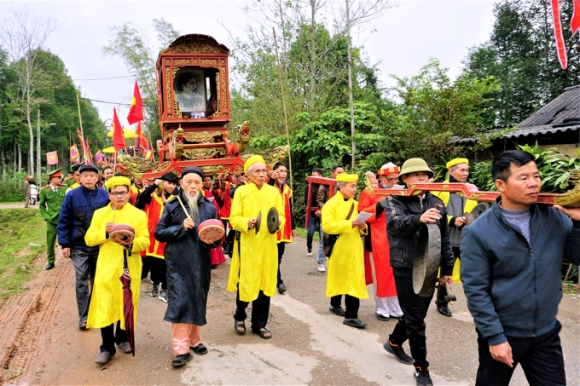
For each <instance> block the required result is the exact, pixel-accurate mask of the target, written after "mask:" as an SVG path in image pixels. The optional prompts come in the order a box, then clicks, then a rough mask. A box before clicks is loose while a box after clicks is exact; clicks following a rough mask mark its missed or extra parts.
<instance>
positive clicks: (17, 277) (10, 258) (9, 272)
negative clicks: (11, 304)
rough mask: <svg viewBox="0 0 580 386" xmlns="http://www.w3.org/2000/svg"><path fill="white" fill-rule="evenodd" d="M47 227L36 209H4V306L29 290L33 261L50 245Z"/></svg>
mask: <svg viewBox="0 0 580 386" xmlns="http://www.w3.org/2000/svg"><path fill="white" fill-rule="evenodd" d="M45 230H46V227H45V225H44V221H43V220H42V217H41V216H40V212H39V211H38V210H34V209H2V210H0V307H2V305H3V304H4V302H5V300H6V298H8V297H9V296H11V295H14V294H17V293H19V292H21V291H23V290H25V289H26V288H25V285H24V284H25V283H26V282H27V281H29V280H30V278H31V277H32V276H33V274H34V273H35V272H32V264H31V263H32V261H33V260H34V259H35V258H36V257H37V256H38V255H39V254H40V253H42V252H43V251H44V250H45V248H46V233H45Z"/></svg>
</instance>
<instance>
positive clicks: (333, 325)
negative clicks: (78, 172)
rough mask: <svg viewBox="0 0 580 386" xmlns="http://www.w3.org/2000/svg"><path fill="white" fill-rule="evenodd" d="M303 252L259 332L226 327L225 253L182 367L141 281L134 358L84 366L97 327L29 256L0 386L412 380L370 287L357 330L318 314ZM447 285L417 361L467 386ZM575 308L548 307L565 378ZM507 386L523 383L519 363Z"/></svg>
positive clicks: (572, 371)
mask: <svg viewBox="0 0 580 386" xmlns="http://www.w3.org/2000/svg"><path fill="white" fill-rule="evenodd" d="M304 252H305V242H304V240H303V239H300V238H298V239H297V240H295V242H294V243H292V244H291V245H289V246H288V247H287V248H286V255H285V257H284V260H283V263H282V273H283V278H284V282H285V283H286V286H287V287H288V291H287V293H286V294H285V295H277V296H276V297H274V298H273V299H272V307H271V309H270V311H271V315H270V321H269V324H268V327H269V328H270V329H271V331H272V333H273V338H272V339H271V340H262V339H260V338H259V337H258V336H257V335H254V334H249V333H248V334H247V335H245V336H238V335H236V334H235V332H234V329H233V318H232V315H233V311H234V307H235V294H232V293H229V292H226V291H225V286H226V282H227V276H228V272H229V259H228V261H227V263H226V264H224V265H222V266H220V267H218V269H216V270H214V271H212V283H211V290H210V295H209V305H208V317H207V319H208V324H207V326H205V327H204V328H203V329H202V339H203V342H204V344H205V345H206V346H207V347H208V349H209V354H208V355H205V356H195V358H194V359H193V360H192V361H191V362H189V363H188V364H187V365H186V366H185V367H184V368H182V369H173V368H171V366H170V362H171V359H172V352H171V345H170V325H169V324H168V323H166V322H164V321H163V315H164V312H165V308H166V304H165V303H163V302H161V301H160V300H158V299H157V298H152V297H150V296H149V294H148V292H149V290H150V284H149V283H148V282H144V283H142V287H141V304H140V309H139V316H138V321H137V333H136V344H137V353H136V356H135V357H132V356H130V355H126V354H122V353H118V354H117V355H116V356H115V357H114V358H113V360H112V361H111V362H110V363H109V364H107V365H106V366H105V367H100V366H98V365H96V364H95V363H94V362H93V361H94V359H95V357H96V356H97V355H98V353H99V345H100V333H99V331H98V330H89V331H79V330H78V328H77V316H76V302H75V295H74V269H73V267H72V263H71V262H69V261H64V260H63V259H62V257H60V256H59V257H58V258H57V262H56V264H57V267H56V268H55V269H53V270H51V271H43V270H42V267H43V266H44V261H43V259H42V258H40V259H38V260H37V262H36V264H35V267H34V269H35V270H37V271H38V276H37V277H36V278H35V279H34V280H33V281H32V282H31V283H30V286H29V287H30V290H29V291H28V292H26V293H24V294H22V295H20V296H17V297H14V298H12V299H11V300H9V301H8V302H7V303H6V305H5V306H4V307H3V309H2V310H1V311H0V326H2V328H0V349H1V351H0V365H1V366H0V377H1V378H0V383H2V382H6V383H8V384H19V385H28V384H34V385H37V384H42V385H46V384H60V385H77V384H102V385H105V384H106V385H111V384H115V385H120V384H164V385H175V384H186V385H193V384H228V385H229V384H248V385H250V384H318V385H326V384H338V385H347V384H348V385H352V384H357V385H360V384H386V385H413V384H414V379H413V377H412V370H413V368H412V367H411V366H405V365H402V364H400V363H398V362H397V361H395V360H394V358H393V357H392V356H390V355H389V354H387V353H386V352H385V351H384V350H383V348H382V344H383V343H384V341H385V340H386V338H387V335H388V334H389V332H390V331H391V330H392V329H393V327H394V325H395V323H396V320H390V321H388V322H381V321H378V320H377V319H376V318H375V317H374V301H373V300H372V288H371V287H369V294H370V295H371V299H368V300H365V301H362V303H361V309H360V313H359V317H360V319H362V320H363V321H365V322H367V323H368V328H367V329H366V330H356V329H353V328H351V327H347V326H343V325H342V319H341V318H339V317H337V316H334V315H331V314H330V313H329V312H328V299H327V298H326V297H325V294H324V288H325V282H326V277H325V274H320V273H318V272H317V271H316V264H315V260H314V258H313V257H306V256H305V253H304ZM454 287H455V290H456V292H457V296H458V302H457V303H456V304H454V305H452V307H451V308H452V311H453V318H445V317H443V316H441V315H439V314H438V313H437V312H436V310H435V308H434V306H432V308H431V310H430V311H429V315H428V317H427V336H428V348H429V354H428V359H429V360H430V362H431V366H430V368H431V375H432V377H433V380H434V382H435V384H437V385H452V384H473V382H474V376H475V371H476V368H477V348H476V343H475V331H474V325H473V321H472V319H471V316H470V315H469V313H468V312H467V309H466V305H465V298H464V296H463V292H462V288H461V286H460V285H455V286H454ZM579 305H580V297H579V296H570V295H567V296H565V297H564V299H563V301H562V303H561V305H560V315H559V319H560V321H561V322H562V324H563V326H564V328H563V330H562V333H561V337H562V341H563V346H564V354H565V359H566V370H567V377H568V383H569V384H580V372H579V368H580V363H579V362H578V358H579V357H580V347H579V346H580V344H579V340H578V336H579V332H580V331H579V330H580V323H579V322H580V307H579ZM407 351H408V347H407ZM512 384H514V385H523V384H526V382H525V378H524V377H523V373H522V371H521V369H518V370H517V371H516V374H515V376H514V380H513V382H512Z"/></svg>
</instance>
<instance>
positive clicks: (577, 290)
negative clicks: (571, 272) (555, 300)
mask: <svg viewBox="0 0 580 386" xmlns="http://www.w3.org/2000/svg"><path fill="white" fill-rule="evenodd" d="M562 291H563V292H564V293H565V294H568V295H577V294H580V287H579V286H578V284H575V283H572V282H571V281H563V282H562Z"/></svg>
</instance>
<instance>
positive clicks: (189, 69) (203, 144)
mask: <svg viewBox="0 0 580 386" xmlns="http://www.w3.org/2000/svg"><path fill="white" fill-rule="evenodd" d="M228 56H229V49H228V48H227V47H226V46H224V45H223V44H219V43H218V42H217V41H216V40H215V39H214V38H212V37H211V36H207V35H199V34H192V35H185V36H181V37H179V38H178V39H177V40H175V41H174V42H173V43H171V45H170V46H169V47H168V48H166V49H165V50H163V51H161V53H160V54H159V58H158V59H157V65H156V72H157V94H158V104H159V118H160V127H161V135H162V139H161V140H158V141H157V151H158V153H159V157H160V159H159V162H158V163H155V164H154V165H151V167H150V168H148V169H149V170H147V171H145V172H144V173H143V177H144V178H156V177H159V176H161V175H162V174H163V173H166V172H169V171H173V172H176V173H177V174H181V169H183V168H184V167H187V166H192V165H196V166H200V167H202V168H203V170H204V171H205V172H206V173H225V172H236V173H237V172H241V171H243V164H244V161H243V160H242V159H241V157H240V153H242V152H243V151H244V150H245V147H246V144H247V142H248V140H249V130H250V125H249V123H247V122H244V124H243V125H239V126H237V127H236V130H235V135H236V137H237V138H235V139H233V140H230V139H229V138H228V127H229V123H230V94H229V72H228V60H229V59H228Z"/></svg>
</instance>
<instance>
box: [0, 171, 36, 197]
mask: <svg viewBox="0 0 580 386" xmlns="http://www.w3.org/2000/svg"><path fill="white" fill-rule="evenodd" d="M24 177H26V173H14V172H8V173H6V174H2V175H0V202H19V201H24V194H23V193H22V184H23V183H24ZM37 186H38V185H37Z"/></svg>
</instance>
